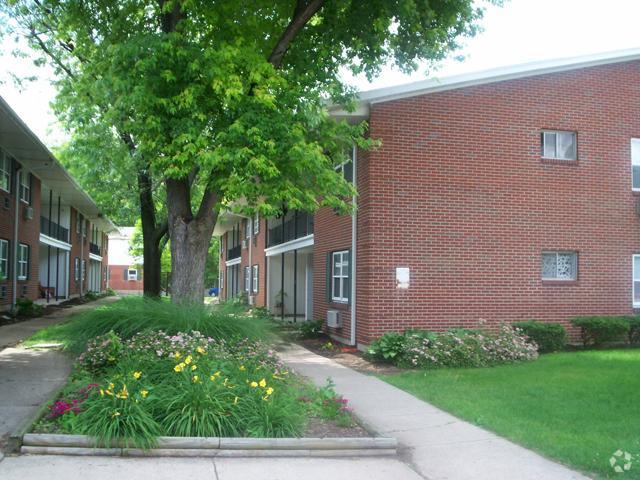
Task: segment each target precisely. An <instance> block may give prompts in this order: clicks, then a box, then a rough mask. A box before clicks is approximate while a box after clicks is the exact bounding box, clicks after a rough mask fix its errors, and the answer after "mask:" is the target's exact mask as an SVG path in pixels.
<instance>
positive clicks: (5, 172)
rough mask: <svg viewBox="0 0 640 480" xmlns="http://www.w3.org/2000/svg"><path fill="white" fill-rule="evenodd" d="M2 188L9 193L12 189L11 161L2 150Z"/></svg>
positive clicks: (0, 177)
mask: <svg viewBox="0 0 640 480" xmlns="http://www.w3.org/2000/svg"><path fill="white" fill-rule="evenodd" d="M0 188H1V189H2V190H5V191H7V192H8V191H9V189H10V188H11V159H10V158H9V155H7V154H6V153H4V150H0Z"/></svg>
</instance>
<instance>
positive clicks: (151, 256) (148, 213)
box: [138, 170, 167, 297]
mask: <svg viewBox="0 0 640 480" xmlns="http://www.w3.org/2000/svg"><path fill="white" fill-rule="evenodd" d="M138 193H139V197H140V219H141V222H142V244H143V254H142V258H143V261H144V276H143V277H142V279H143V280H142V285H143V286H142V289H143V292H144V295H145V296H147V297H159V296H160V273H161V257H162V248H161V247H160V245H161V242H162V237H164V236H165V235H166V233H167V224H166V223H164V224H161V225H158V224H157V223H156V207H155V205H154V203H153V194H152V181H151V177H150V175H149V173H148V172H147V171H146V170H140V171H139V172H138Z"/></svg>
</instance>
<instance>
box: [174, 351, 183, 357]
mask: <svg viewBox="0 0 640 480" xmlns="http://www.w3.org/2000/svg"><path fill="white" fill-rule="evenodd" d="M181 356H182V355H181V354H180V352H176V353H174V354H173V357H174V358H180V357H181Z"/></svg>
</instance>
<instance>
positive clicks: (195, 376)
mask: <svg viewBox="0 0 640 480" xmlns="http://www.w3.org/2000/svg"><path fill="white" fill-rule="evenodd" d="M198 380H200V377H198V375H194V376H193V383H196V382H198Z"/></svg>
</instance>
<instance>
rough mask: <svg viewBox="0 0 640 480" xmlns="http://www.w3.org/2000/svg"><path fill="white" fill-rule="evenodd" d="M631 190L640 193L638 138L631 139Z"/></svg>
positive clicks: (639, 141) (639, 144)
mask: <svg viewBox="0 0 640 480" xmlns="http://www.w3.org/2000/svg"><path fill="white" fill-rule="evenodd" d="M631 188H632V189H633V190H638V191H640V138H632V139H631Z"/></svg>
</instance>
